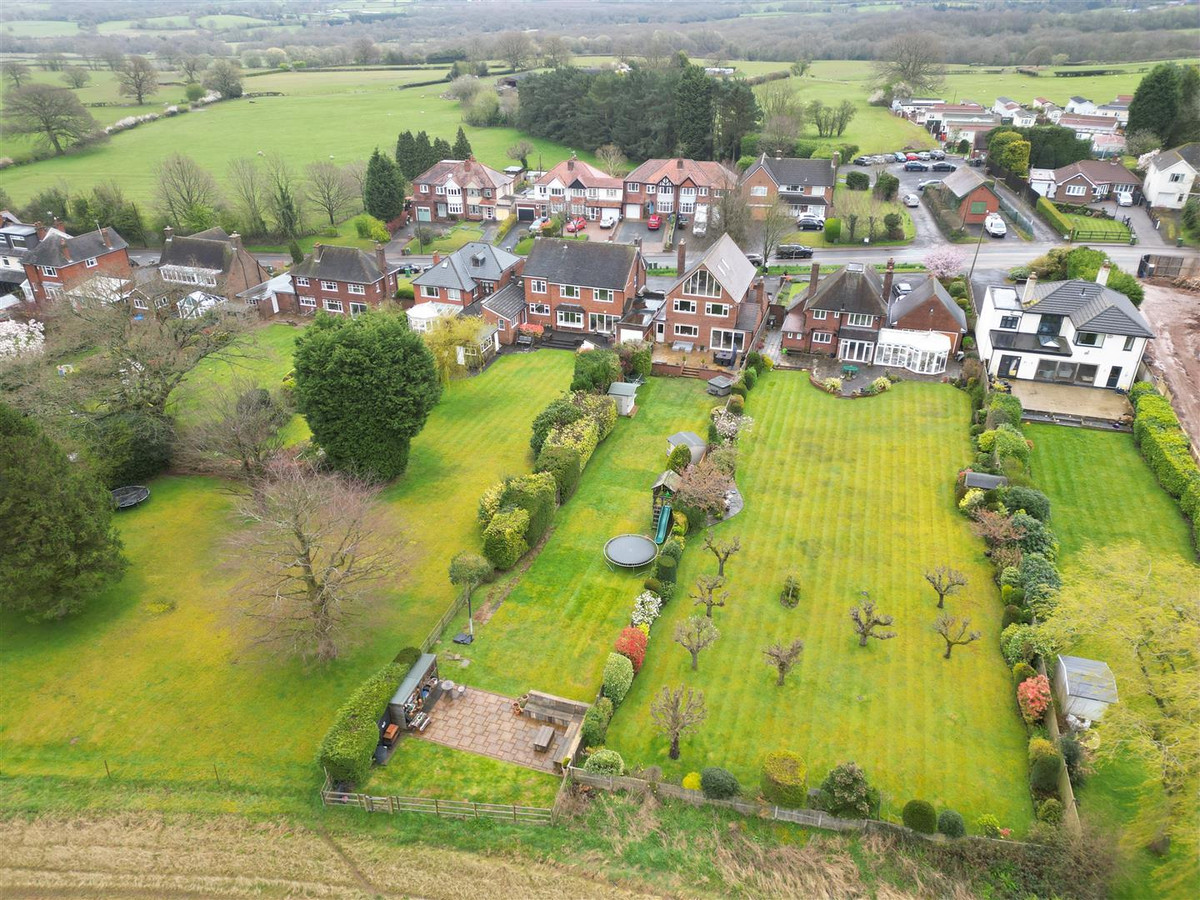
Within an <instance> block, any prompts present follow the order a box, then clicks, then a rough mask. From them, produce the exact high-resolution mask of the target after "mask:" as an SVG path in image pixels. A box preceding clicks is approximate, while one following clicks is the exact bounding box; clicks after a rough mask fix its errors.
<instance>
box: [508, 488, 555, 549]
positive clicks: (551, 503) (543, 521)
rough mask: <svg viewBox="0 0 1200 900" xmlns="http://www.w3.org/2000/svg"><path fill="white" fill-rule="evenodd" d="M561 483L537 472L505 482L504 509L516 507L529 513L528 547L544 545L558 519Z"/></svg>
mask: <svg viewBox="0 0 1200 900" xmlns="http://www.w3.org/2000/svg"><path fill="white" fill-rule="evenodd" d="M557 496H558V482H557V481H556V480H555V478H554V476H553V474H551V473H550V472H537V473H535V474H533V475H522V476H521V477H520V478H510V479H508V480H507V481H506V482H505V485H504V494H503V496H502V497H501V508H509V507H515V508H517V509H523V510H525V512H527V513H529V524H528V525H527V526H526V528H525V535H524V537H525V543H526V544H528V545H529V546H530V547H532V546H533V545H534V544H536V543H537V542H538V541H540V540H541V539H542V537H543V535H545V534H546V530H547V529H548V528H549V527H550V522H551V520H552V519H553V518H554V509H555V506H556V505H557V504H556V500H557Z"/></svg>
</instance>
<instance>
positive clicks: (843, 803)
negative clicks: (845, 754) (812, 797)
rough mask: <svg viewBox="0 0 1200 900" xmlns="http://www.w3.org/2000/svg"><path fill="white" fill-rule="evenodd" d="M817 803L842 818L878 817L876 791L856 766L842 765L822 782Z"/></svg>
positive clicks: (831, 813)
mask: <svg viewBox="0 0 1200 900" xmlns="http://www.w3.org/2000/svg"><path fill="white" fill-rule="evenodd" d="M817 804H818V806H819V807H820V808H821V809H823V810H825V812H827V813H829V814H830V815H833V816H837V817H839V818H842V819H875V818H878V816H879V791H878V790H876V789H875V788H873V787H871V785H870V784H869V783H868V782H867V775H866V773H865V772H864V771H863V770H862V769H861V768H859V766H858V765H857V764H855V763H853V762H847V763H842V764H841V765H839V766H835V767H834V768H833V769H832V770H831V771H830V772H829V774H828V775H826V776H825V780H824V781H822V782H821V787H820V788H819V789H818V790H817Z"/></svg>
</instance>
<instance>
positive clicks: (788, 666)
mask: <svg viewBox="0 0 1200 900" xmlns="http://www.w3.org/2000/svg"><path fill="white" fill-rule="evenodd" d="M803 652H804V641H802V640H800V639H799V638H796V640H794V641H792V642H791V643H790V644H786V645H785V644H783V643H782V642H780V641H777V642H776V643H774V644H772V645H771V646H770V647H767V648H766V649H764V650H763V656H765V657H766V659H767V665H768V666H773V667H774V668H775V674H776V678H775V686H776V687H783V682H784V679H786V678H787V675H788V672H790V671H792V669H793V668H794V667H795V665H796V663H798V662H799V661H800V654H801V653H803Z"/></svg>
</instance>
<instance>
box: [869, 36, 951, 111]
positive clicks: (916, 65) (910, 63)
mask: <svg viewBox="0 0 1200 900" xmlns="http://www.w3.org/2000/svg"><path fill="white" fill-rule="evenodd" d="M874 68H875V81H876V83H878V84H879V85H881V86H884V85H889V84H894V83H895V82H897V81H903V82H905V83H906V84H908V85H910V86H911V87H912V89H913V91H915V92H916V94H917V95H918V96H922V97H926V96H932V94H933V93H934V92H935V91H937V90H938V89H939V88H940V87H941V86H942V81H943V79H944V76H945V72H944V70H943V68H942V59H941V53H940V50H939V48H938V45H937V42H936V41H935V40H934V39H933V37H932V36H931V35H930V34H928V33H925V32H908V33H906V34H898V35H896V36H895V37H894V38H892V39H891V40H890V41H888V42H887V43H886V44H884V45H883V47H882V48H881V50H880V53H879V59H877V60H876V61H875V63H874Z"/></svg>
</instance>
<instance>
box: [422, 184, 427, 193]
mask: <svg viewBox="0 0 1200 900" xmlns="http://www.w3.org/2000/svg"><path fill="white" fill-rule="evenodd" d="M421 193H422V194H428V193H429V185H427V184H423V185H421Z"/></svg>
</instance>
